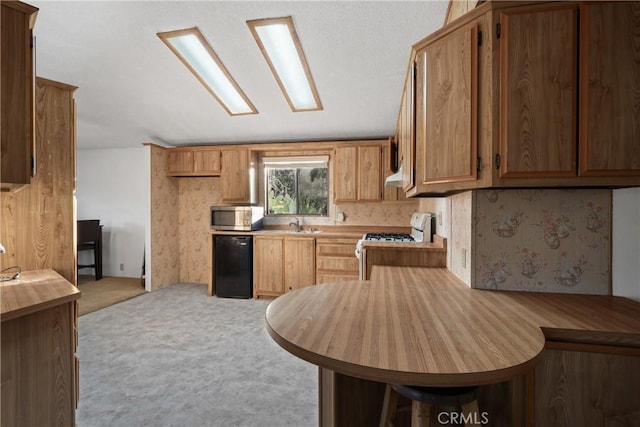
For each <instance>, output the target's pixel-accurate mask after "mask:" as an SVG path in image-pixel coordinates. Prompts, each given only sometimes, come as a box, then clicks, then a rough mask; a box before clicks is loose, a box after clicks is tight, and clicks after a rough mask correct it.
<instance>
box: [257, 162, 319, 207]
mask: <svg viewBox="0 0 640 427" xmlns="http://www.w3.org/2000/svg"><path fill="white" fill-rule="evenodd" d="M266 176H267V194H268V197H267V213H268V214H269V215H327V208H328V185H327V184H328V181H327V168H326V167H322V168H304V167H298V168H286V167H283V168H267V169H266Z"/></svg>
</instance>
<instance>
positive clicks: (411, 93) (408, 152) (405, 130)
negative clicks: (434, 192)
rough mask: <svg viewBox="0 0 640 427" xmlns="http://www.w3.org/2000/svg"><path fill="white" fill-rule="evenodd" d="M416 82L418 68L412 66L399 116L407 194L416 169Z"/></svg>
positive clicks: (403, 171)
mask: <svg viewBox="0 0 640 427" xmlns="http://www.w3.org/2000/svg"><path fill="white" fill-rule="evenodd" d="M415 81H416V68H415V64H414V65H412V67H411V70H410V73H409V75H408V76H407V79H406V81H405V86H404V91H403V93H402V99H401V104H400V114H399V116H398V165H402V182H403V185H402V190H403V191H405V192H407V191H409V190H411V189H412V188H413V187H414V185H415V182H414V174H413V170H414V169H415V149H416V145H415V128H414V126H415V104H414V98H415Z"/></svg>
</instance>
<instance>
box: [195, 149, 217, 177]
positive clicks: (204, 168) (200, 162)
mask: <svg viewBox="0 0 640 427" xmlns="http://www.w3.org/2000/svg"><path fill="white" fill-rule="evenodd" d="M193 171H194V173H196V174H198V175H204V176H216V175H220V150H217V149H200V150H194V152H193Z"/></svg>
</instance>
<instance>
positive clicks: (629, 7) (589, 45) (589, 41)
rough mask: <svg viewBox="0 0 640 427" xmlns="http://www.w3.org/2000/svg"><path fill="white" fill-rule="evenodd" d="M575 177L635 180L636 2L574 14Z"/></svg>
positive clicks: (639, 149) (638, 118)
mask: <svg viewBox="0 0 640 427" xmlns="http://www.w3.org/2000/svg"><path fill="white" fill-rule="evenodd" d="M580 30H581V33H582V34H581V39H580V42H581V44H580V61H581V65H580V70H581V75H580V109H581V110H580V144H579V146H580V171H579V173H580V175H583V176H625V175H626V176H638V175H640V126H639V125H638V123H640V2H611V3H594V4H590V3H588V2H587V3H585V4H583V5H582V6H581V9H580Z"/></svg>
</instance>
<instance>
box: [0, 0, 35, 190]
mask: <svg viewBox="0 0 640 427" xmlns="http://www.w3.org/2000/svg"><path fill="white" fill-rule="evenodd" d="M37 11H38V9H37V8H35V7H32V6H29V5H27V4H25V3H21V2H18V1H15V2H14V1H11V2H9V1H3V2H2V13H1V19H2V25H1V27H0V30H1V31H2V34H1V50H2V61H1V63H2V74H1V82H0V93H1V98H2V105H1V107H0V115H1V117H2V123H1V125H0V127H1V133H2V137H1V144H0V146H1V150H2V151H1V153H0V161H1V162H2V165H1V166H0V173H1V178H0V182H2V188H3V189H11V188H13V186H15V185H18V186H19V185H22V184H28V183H29V182H30V181H31V177H32V175H33V168H32V164H33V162H34V161H35V159H34V153H35V133H34V105H35V98H34V79H35V76H34V74H33V70H34V67H33V48H32V43H31V42H32V32H33V27H34V24H35V19H36V14H37Z"/></svg>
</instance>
